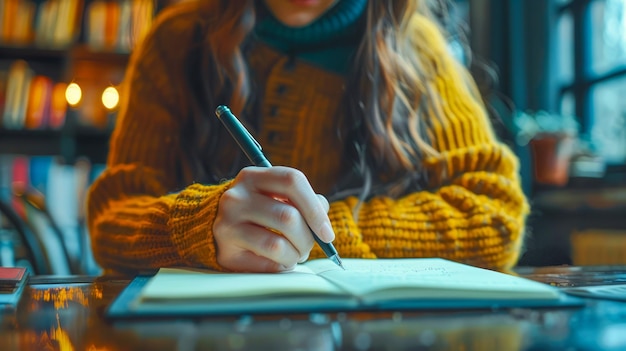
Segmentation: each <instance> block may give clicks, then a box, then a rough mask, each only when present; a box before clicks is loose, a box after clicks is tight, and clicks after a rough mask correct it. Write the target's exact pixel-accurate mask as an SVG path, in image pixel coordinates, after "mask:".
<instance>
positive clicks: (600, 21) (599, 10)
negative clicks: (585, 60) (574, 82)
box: [590, 0, 626, 73]
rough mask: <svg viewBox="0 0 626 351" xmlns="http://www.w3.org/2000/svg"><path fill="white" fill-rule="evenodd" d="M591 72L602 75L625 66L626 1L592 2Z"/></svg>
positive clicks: (605, 0)
mask: <svg viewBox="0 0 626 351" xmlns="http://www.w3.org/2000/svg"><path fill="white" fill-rule="evenodd" d="M590 6H591V7H590V9H591V46H592V53H591V58H592V60H593V61H592V67H591V69H592V71H593V72H594V73H604V72H606V71H608V70H611V69H614V68H616V67H621V66H625V65H626V35H625V34H624V33H626V0H604V1H593V2H592V3H591V5H590Z"/></svg>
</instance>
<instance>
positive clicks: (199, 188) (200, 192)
mask: <svg viewBox="0 0 626 351" xmlns="http://www.w3.org/2000/svg"><path fill="white" fill-rule="evenodd" d="M231 183H232V181H228V182H225V183H222V184H219V185H201V184H194V185H191V186H189V187H187V188H186V189H185V190H183V191H181V192H180V193H179V194H178V196H176V199H175V201H174V205H173V206H172V208H171V213H170V220H169V226H170V228H171V235H172V242H173V243H174V246H175V247H176V249H177V250H178V254H179V255H180V257H181V258H182V259H183V260H184V261H185V262H186V264H188V265H190V266H196V267H207V268H210V269H216V270H224V268H223V267H221V266H220V265H219V264H218V263H217V248H216V246H215V240H214V238H213V223H214V222H215V217H216V215H217V209H218V203H219V199H220V197H221V196H222V194H223V193H224V192H225V191H226V190H228V189H229V188H230V185H231Z"/></svg>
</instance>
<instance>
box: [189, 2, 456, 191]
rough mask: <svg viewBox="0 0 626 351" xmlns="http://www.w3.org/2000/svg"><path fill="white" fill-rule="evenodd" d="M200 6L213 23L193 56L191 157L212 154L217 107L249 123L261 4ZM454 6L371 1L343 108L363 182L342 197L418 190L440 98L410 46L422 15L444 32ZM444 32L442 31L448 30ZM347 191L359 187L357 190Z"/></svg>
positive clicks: (208, 171)
mask: <svg viewBox="0 0 626 351" xmlns="http://www.w3.org/2000/svg"><path fill="white" fill-rule="evenodd" d="M256 1H261V0H256ZM198 4H201V10H200V13H201V15H202V16H209V18H210V20H209V21H205V23H209V24H207V26H210V28H205V29H204V30H203V31H200V32H199V33H198V35H199V36H201V37H202V38H201V43H202V45H201V46H199V48H200V47H201V48H202V49H201V55H199V56H193V55H192V56H193V57H199V58H198V60H199V62H196V65H194V66H195V67H202V69H203V71H202V72H201V74H200V75H199V78H198V79H199V80H198V81H197V82H196V87H197V88H198V89H196V91H197V92H198V93H197V95H196V96H197V102H198V104H197V105H198V109H199V113H197V116H198V117H197V119H203V120H204V121H199V120H198V121H196V122H197V123H194V128H195V130H194V131H193V132H194V134H195V138H194V139H193V142H192V143H193V144H194V145H193V146H192V147H190V151H192V150H203V152H206V151H207V150H212V149H211V145H204V144H206V143H212V144H215V143H216V140H218V134H219V133H217V131H216V129H217V128H215V127H214V126H213V125H212V123H210V122H207V121H206V114H207V113H210V114H212V113H213V110H214V109H215V108H216V107H217V105H218V104H221V103H228V104H229V105H230V108H231V110H232V111H233V112H234V113H235V114H237V115H241V116H245V113H244V109H245V108H246V106H247V104H249V103H250V101H251V100H252V99H251V89H250V86H251V82H250V78H249V75H248V72H247V67H246V65H245V60H244V58H243V50H244V49H243V48H245V43H246V39H247V38H248V35H249V33H250V32H251V31H252V29H253V27H254V21H255V0H246V1H245V2H241V1H230V0H215V1H202V0H200V1H199V2H198ZM448 6H449V5H448V1H447V0H393V1H381V0H369V1H368V5H367V14H366V15H367V20H366V28H365V31H364V36H363V38H362V40H361V43H360V45H359V48H358V52H357V55H356V57H355V61H356V62H355V64H354V65H353V67H356V69H355V71H354V72H351V75H350V78H349V81H348V84H347V93H346V101H345V105H344V106H345V111H346V114H345V115H346V116H345V118H346V119H347V120H346V123H343V124H342V125H345V126H349V129H350V130H347V131H344V133H339V134H340V135H346V136H347V138H348V139H347V140H346V145H348V146H349V149H350V150H351V151H350V152H351V153H352V156H353V157H352V159H353V160H355V169H356V170H357V172H355V174H358V177H360V178H361V179H360V180H359V181H358V184H359V185H358V186H357V187H355V188H349V189H338V190H344V191H340V192H338V193H337V194H341V196H345V195H346V194H348V193H354V192H353V190H354V189H357V193H358V194H359V195H360V196H361V198H365V197H367V196H368V195H371V194H374V193H380V192H383V191H384V192H385V193H387V194H388V195H390V196H398V195H401V194H402V193H405V192H406V191H407V190H408V189H409V188H412V187H413V188H414V187H417V186H418V183H419V179H418V178H419V177H420V173H421V161H422V159H423V158H424V157H426V156H428V155H433V154H435V153H436V151H435V150H434V149H433V148H432V147H431V146H430V144H429V142H428V136H427V135H425V132H424V130H425V125H426V124H427V123H428V120H427V117H426V113H427V112H429V113H438V112H439V111H438V108H437V106H439V103H437V101H439V100H440V99H441V97H440V96H438V95H437V93H436V90H435V89H434V87H433V83H432V81H433V79H432V78H433V77H432V75H433V72H434V68H433V67H430V66H429V64H430V63H428V62H427V61H426V60H424V59H423V57H422V56H421V55H420V53H419V52H417V54H416V49H415V46H414V43H413V42H412V41H411V40H410V35H411V33H409V30H410V26H409V21H410V19H411V17H412V16H413V15H414V14H415V13H420V14H422V15H423V16H427V17H429V18H432V19H433V20H434V22H435V23H439V24H442V21H441V20H442V19H445V18H446V10H447V9H448ZM216 14H219V16H218V15H216ZM205 18H206V17H205ZM440 27H441V29H442V31H443V30H444V29H443V25H441V26H440ZM198 64H199V66H198ZM194 76H195V77H198V75H194ZM202 116H204V117H202ZM247 117H248V118H253V116H247ZM211 120H215V119H211ZM248 122H249V123H252V124H253V123H254V121H250V120H249V121H248ZM198 126H202V128H198ZM209 136H211V137H209ZM224 141H225V140H224V139H222V142H224ZM198 146H200V147H198ZM198 159H204V158H202V157H199V158H198ZM200 168H203V169H204V170H205V171H206V172H205V174H206V175H215V174H220V175H218V176H217V178H221V177H224V176H227V174H223V173H228V172H221V173H219V172H217V170H216V169H215V167H214V165H213V166H212V165H201V167H200ZM374 170H376V172H374ZM381 170H382V172H381ZM349 184H350V185H351V186H354V185H355V182H354V181H352V182H349ZM337 194H336V195H337Z"/></svg>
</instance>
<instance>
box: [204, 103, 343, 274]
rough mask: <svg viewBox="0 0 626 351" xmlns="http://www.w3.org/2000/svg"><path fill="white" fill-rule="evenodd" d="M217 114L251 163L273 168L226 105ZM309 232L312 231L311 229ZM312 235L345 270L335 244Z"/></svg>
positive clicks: (220, 107)
mask: <svg viewBox="0 0 626 351" xmlns="http://www.w3.org/2000/svg"><path fill="white" fill-rule="evenodd" d="M215 114H216V115H217V118H218V119H219V120H220V121H222V124H223V125H224V127H226V129H227V130H228V132H229V133H230V135H232V137H233V138H234V139H235V141H236V142H237V144H239V147H240V148H241V150H243V152H244V153H245V154H246V156H247V157H248V159H249V160H250V162H252V163H253V164H254V165H255V166H258V167H272V164H271V163H270V161H268V160H267V158H266V157H265V155H263V151H262V149H261V145H260V144H259V143H258V142H257V141H256V140H255V139H254V137H252V134H250V132H248V130H247V129H246V128H245V127H244V126H243V124H241V122H239V120H238V119H237V117H235V115H233V113H232V112H230V109H229V108H228V107H226V106H224V105H221V106H218V107H217V108H216V109H215ZM309 230H311V228H310V227H309ZM311 233H312V234H313V239H315V241H316V242H317V243H318V245H319V246H320V247H321V248H322V250H323V251H324V253H325V254H326V256H327V257H328V258H329V259H330V260H331V261H333V262H335V264H336V265H338V266H339V267H341V268H344V267H343V264H342V263H341V258H340V257H339V254H338V253H337V250H335V247H334V246H333V244H332V243H325V242H323V241H322V240H321V239H320V238H318V237H317V235H316V234H315V233H314V232H313V231H312V230H311ZM344 269H345V268H344Z"/></svg>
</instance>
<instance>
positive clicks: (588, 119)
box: [553, 0, 626, 178]
mask: <svg viewBox="0 0 626 351" xmlns="http://www.w3.org/2000/svg"><path fill="white" fill-rule="evenodd" d="M594 1H598V0H570V1H569V2H567V3H563V4H558V5H557V6H558V7H557V13H556V18H555V21H554V23H555V25H554V26H553V28H554V30H557V24H558V23H559V20H560V19H561V18H562V16H565V15H567V14H568V12H569V14H571V16H572V22H573V23H572V26H573V35H572V39H573V53H572V54H573V58H572V62H573V70H574V72H573V79H572V81H571V82H569V83H568V82H562V81H560V82H558V92H557V97H556V98H557V106H559V105H560V104H561V101H562V100H563V98H564V97H565V96H566V95H567V94H572V96H573V98H574V111H575V115H576V116H577V118H578V119H579V123H580V127H581V128H580V131H581V133H584V134H587V133H589V132H590V131H591V128H592V126H593V114H594V107H593V101H592V96H591V94H592V92H593V89H594V88H595V87H596V86H598V85H600V84H602V83H604V82H606V81H610V80H612V79H615V78H621V77H626V64H624V65H622V66H619V67H613V68H612V69H609V70H607V71H605V72H602V73H598V72H594V71H593V69H592V67H593V59H592V42H591V37H592V31H591V26H592V25H593V20H592V16H591V4H592V3H593V2H594ZM560 54H563V53H560ZM606 173H607V176H610V175H611V174H615V173H621V174H623V175H622V177H621V178H626V161H624V162H621V163H609V164H607V170H606Z"/></svg>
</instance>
